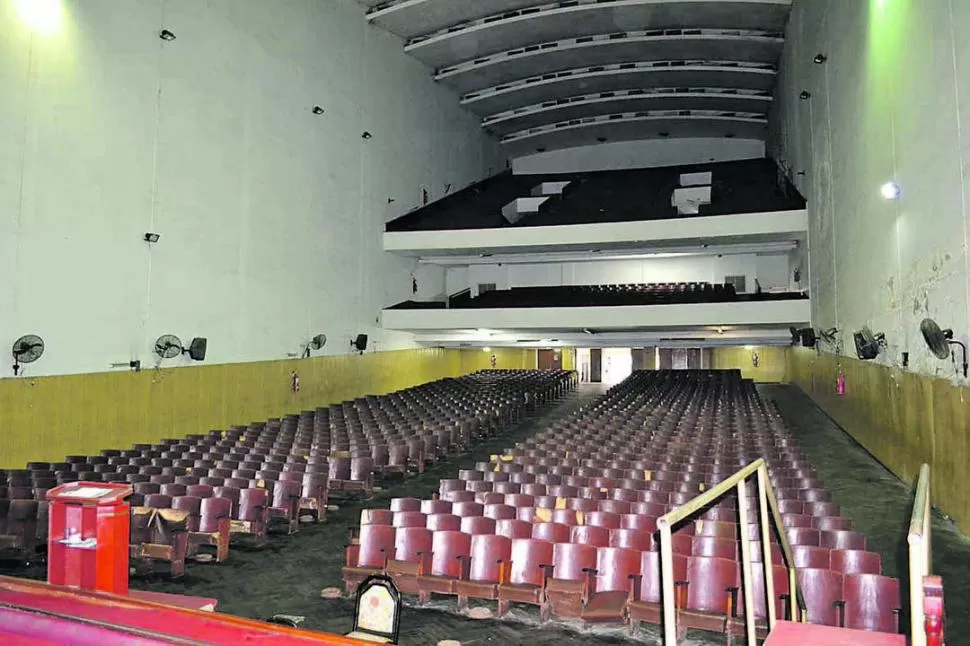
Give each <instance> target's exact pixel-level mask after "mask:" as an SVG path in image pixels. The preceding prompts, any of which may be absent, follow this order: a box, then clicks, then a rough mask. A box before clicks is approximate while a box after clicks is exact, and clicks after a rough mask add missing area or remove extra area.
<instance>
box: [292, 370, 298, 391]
mask: <svg viewBox="0 0 970 646" xmlns="http://www.w3.org/2000/svg"><path fill="white" fill-rule="evenodd" d="M290 390H292V391H293V392H295V393H298V392H300V375H298V374H296V371H294V372H293V374H292V375H290Z"/></svg>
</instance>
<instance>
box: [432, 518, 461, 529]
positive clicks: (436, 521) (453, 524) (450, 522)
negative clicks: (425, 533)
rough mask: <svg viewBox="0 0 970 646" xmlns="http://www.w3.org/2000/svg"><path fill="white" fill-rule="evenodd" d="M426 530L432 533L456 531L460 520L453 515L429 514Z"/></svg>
mask: <svg viewBox="0 0 970 646" xmlns="http://www.w3.org/2000/svg"><path fill="white" fill-rule="evenodd" d="M427 528H428V529H430V530H431V531H433V532H441V531H458V530H459V529H461V518H459V517H458V516H455V515H454V514H429V515H428V524H427Z"/></svg>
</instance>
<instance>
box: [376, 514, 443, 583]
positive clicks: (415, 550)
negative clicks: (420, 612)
mask: <svg viewBox="0 0 970 646" xmlns="http://www.w3.org/2000/svg"><path fill="white" fill-rule="evenodd" d="M400 513H417V512H400ZM433 535H434V533H433V532H432V531H431V530H428V529H425V528H424V527H401V528H398V530H397V532H396V534H395V537H394V554H393V558H391V559H388V561H387V565H386V571H387V574H388V576H390V577H391V578H392V579H393V580H394V583H395V584H397V587H398V589H399V590H400V591H401V592H404V593H407V594H418V593H419V590H418V577H419V576H421V575H423V574H424V573H425V571H427V570H428V569H429V568H430V566H431V547H432V537H433Z"/></svg>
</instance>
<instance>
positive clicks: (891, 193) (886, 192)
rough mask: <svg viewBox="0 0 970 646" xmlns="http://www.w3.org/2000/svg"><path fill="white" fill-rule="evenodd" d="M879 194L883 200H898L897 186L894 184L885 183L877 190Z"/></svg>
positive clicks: (898, 191)
mask: <svg viewBox="0 0 970 646" xmlns="http://www.w3.org/2000/svg"><path fill="white" fill-rule="evenodd" d="M879 192H880V193H881V194H882V197H883V199H886V200H898V199H899V194H900V190H899V184H897V183H896V182H886V183H885V184H883V185H882V187H881V188H880V189H879Z"/></svg>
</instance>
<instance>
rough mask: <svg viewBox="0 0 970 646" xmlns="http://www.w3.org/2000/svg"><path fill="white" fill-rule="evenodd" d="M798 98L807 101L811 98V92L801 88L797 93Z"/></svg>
mask: <svg viewBox="0 0 970 646" xmlns="http://www.w3.org/2000/svg"><path fill="white" fill-rule="evenodd" d="M798 98H799V99H801V100H802V101H808V100H809V99H811V98H812V93H811V92H809V91H808V90H802V92H801V94H799V95H798Z"/></svg>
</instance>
